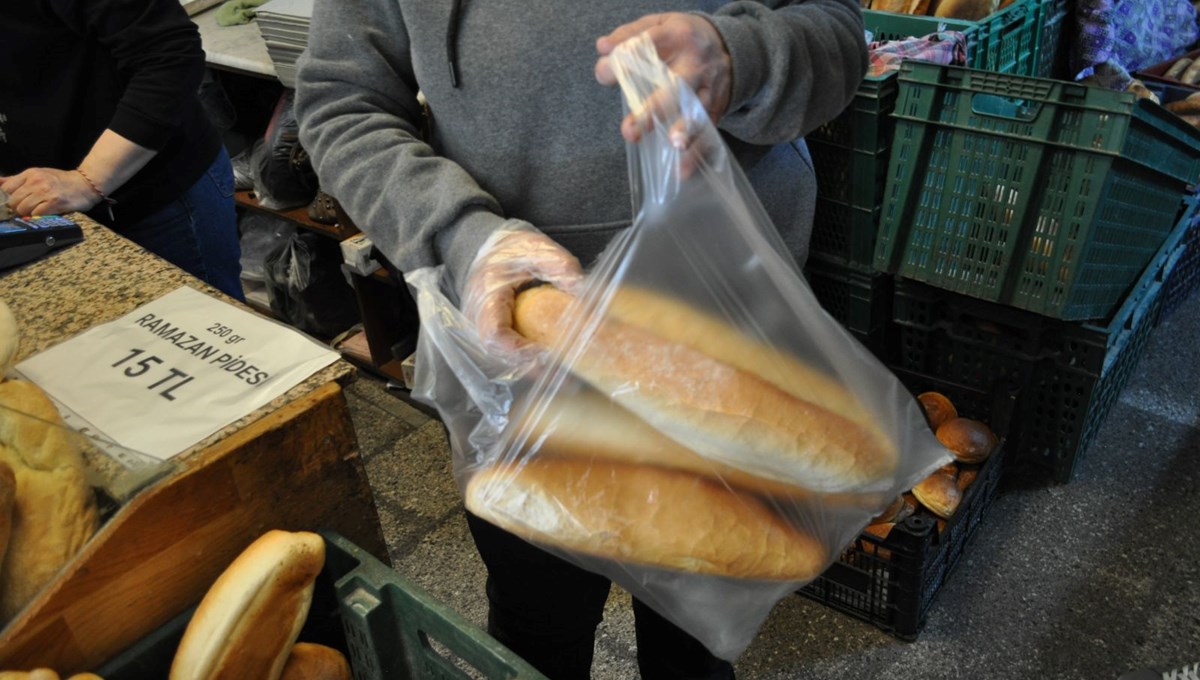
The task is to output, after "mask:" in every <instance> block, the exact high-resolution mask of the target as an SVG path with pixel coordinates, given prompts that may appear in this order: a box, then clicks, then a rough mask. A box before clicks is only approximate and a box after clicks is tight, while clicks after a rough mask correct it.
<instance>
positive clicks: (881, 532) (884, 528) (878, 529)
mask: <svg viewBox="0 0 1200 680" xmlns="http://www.w3.org/2000/svg"><path fill="white" fill-rule="evenodd" d="M896 524H897V523H896V522H880V523H877V524H868V525H867V528H866V529H863V533H865V534H870V535H872V536H874V537H875V538H878V539H887V537H888V534H890V533H892V529H894V528H895V527H896ZM859 542H860V543H861V544H862V548H863V552H865V553H866V554H868V555H875V556H877V557H879V558H880V559H885V560H886V559H890V558H891V556H892V551H891V550H888V549H887V548H884V547H883V546H879V545H876V544H874V543H872V542H870V541H863V540H861V539H860V540H859Z"/></svg>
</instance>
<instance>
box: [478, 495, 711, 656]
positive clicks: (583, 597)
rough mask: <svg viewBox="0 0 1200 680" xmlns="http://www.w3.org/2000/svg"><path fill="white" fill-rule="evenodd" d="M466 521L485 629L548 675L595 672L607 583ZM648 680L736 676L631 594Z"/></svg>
mask: <svg viewBox="0 0 1200 680" xmlns="http://www.w3.org/2000/svg"><path fill="white" fill-rule="evenodd" d="M467 526H469V527H470V529H471V535H472V536H473V537H474V539H475V546H476V548H478V550H479V555H480V557H482V558H483V562H484V564H485V565H486V566H487V570H488V579H487V596H488V604H489V607H488V633H489V634H491V635H492V637H494V638H496V639H497V640H499V641H500V642H501V643H502V644H504V645H505V646H506V647H508V648H509V649H511V650H512V651H513V652H515V653H516V654H517V655H518V656H520V657H521V658H523V659H525V660H526V661H528V662H529V663H530V664H531V665H532V666H533V667H534V668H537V669H538V670H539V671H541V672H542V673H543V674H545V675H546V676H547V677H549V678H551V680H586V679H587V678H590V677H591V668H592V652H593V649H594V647H595V638H596V626H597V625H599V624H600V619H601V618H602V617H603V615H604V603H605V601H606V600H607V599H608V591H609V587H610V585H611V583H610V581H609V580H608V579H607V578H605V577H603V576H600V575H598V574H593V573H591V572H589V571H585V570H584V569H581V568H579V567H577V566H575V565H573V564H571V563H569V562H566V561H565V560H562V559H560V558H558V557H556V556H554V555H551V554H550V553H548V552H546V551H544V550H542V549H540V548H538V547H536V546H533V545H531V544H529V543H527V542H525V541H524V540H522V539H520V538H518V537H516V536H514V535H512V534H510V533H508V532H507V531H504V530H503V529H500V528H499V527H497V526H495V525H493V524H491V523H489V522H486V521H484V520H482V519H480V518H478V517H476V516H475V515H473V514H471V513H470V512H468V513H467ZM633 613H634V617H635V622H636V629H637V658H638V669H639V670H640V671H641V675H642V678H643V680H660V679H668V678H669V679H683V678H687V679H689V680H691V679H695V680H710V679H711V680H733V666H732V665H730V663H729V662H727V661H724V660H722V659H718V658H717V657H715V656H713V655H712V654H710V653H709V651H708V650H707V649H706V648H705V647H704V645H702V644H700V642H699V641H698V640H696V638H694V637H692V636H691V635H688V634H687V633H685V632H684V631H682V630H680V629H679V627H677V626H676V625H674V624H672V623H671V622H669V621H667V620H666V619H664V618H663V617H661V616H659V615H658V614H656V613H655V612H654V611H653V610H652V609H650V608H649V607H647V606H646V605H644V604H642V603H641V602H639V601H638V600H637V598H634V600H633Z"/></svg>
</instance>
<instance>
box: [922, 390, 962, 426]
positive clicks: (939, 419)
mask: <svg viewBox="0 0 1200 680" xmlns="http://www.w3.org/2000/svg"><path fill="white" fill-rule="evenodd" d="M917 401H918V402H919V403H920V404H921V410H923V411H924V412H925V419H926V420H927V421H929V427H930V429H932V430H933V431H934V432H937V429H938V428H939V427H941V426H942V423H944V422H946V421H947V420H953V419H954V418H957V417H958V409H956V408H955V407H954V403H953V402H951V401H950V398H949V397H947V396H946V395H944V394H942V393H941V392H922V393H920V394H918V395H917Z"/></svg>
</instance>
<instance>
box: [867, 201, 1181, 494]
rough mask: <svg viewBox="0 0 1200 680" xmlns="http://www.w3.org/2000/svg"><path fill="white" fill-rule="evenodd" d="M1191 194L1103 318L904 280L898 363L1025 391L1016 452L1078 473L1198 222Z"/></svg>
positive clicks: (899, 284) (1056, 472) (898, 288)
mask: <svg viewBox="0 0 1200 680" xmlns="http://www.w3.org/2000/svg"><path fill="white" fill-rule="evenodd" d="M1194 209H1195V205H1194V204H1189V206H1188V208H1187V210H1185V211H1184V215H1183V216H1182V217H1181V218H1180V219H1179V221H1178V223H1177V225H1176V227H1175V229H1173V230H1172V233H1171V234H1170V235H1169V236H1168V238H1167V240H1166V241H1165V242H1164V243H1163V245H1162V247H1161V248H1160V249H1159V251H1158V253H1157V254H1156V255H1155V256H1154V258H1153V259H1151V261H1150V264H1149V265H1148V266H1147V267H1146V269H1145V270H1144V271H1143V273H1142V275H1141V277H1139V279H1138V281H1137V283H1136V284H1135V285H1134V286H1133V287H1132V288H1131V289H1130V290H1129V291H1128V292H1127V294H1126V296H1125V298H1124V300H1123V301H1122V304H1121V305H1120V307H1118V309H1117V311H1116V312H1115V313H1114V314H1113V315H1112V316H1111V317H1109V318H1108V319H1107V320H1105V321H1101V322H1096V323H1091V322H1088V323H1083V322H1070V321H1061V320H1057V319H1052V318H1050V317H1046V316H1042V315H1040V314H1035V313H1033V312H1029V311H1026V310H1021V309H1016V308H1013V307H1008V306H1005V305H1002V304H997V303H993V302H987V301H984V300H980V299H977V298H973V297H969V296H966V295H960V294H957V293H953V292H950V291H947V290H943V289H940V288H934V287H932V286H928V285H924V284H920V283H917V282H914V281H907V280H897V281H896V284H895V298H894V301H893V306H892V317H893V320H894V321H895V329H894V332H895V334H896V340H897V343H896V344H897V348H896V350H895V351H896V355H895V356H893V357H889V363H892V364H893V365H894V366H895V367H896V368H898V369H901V370H907V371H914V372H917V373H921V374H925V375H929V376H934V377H937V378H941V379H944V380H948V381H951V382H954V383H957V384H961V385H966V386H970V387H975V388H976V389H982V388H986V387H987V386H990V385H992V384H994V382H995V381H997V380H1004V381H1007V382H1009V383H1011V384H1013V385H1015V386H1017V388H1018V389H1019V391H1020V392H1021V395H1022V398H1021V403H1020V405H1019V407H1018V412H1017V414H1016V418H1015V425H1014V428H1013V430H1012V431H1010V432H1009V440H1010V442H1011V443H1012V445H1013V452H1014V453H1015V454H1016V456H1015V458H1016V460H1015V461H1014V462H1015V463H1019V464H1027V465H1031V466H1033V467H1036V468H1040V469H1041V470H1042V471H1043V472H1044V473H1046V474H1048V475H1049V477H1050V478H1051V479H1052V480H1053V481H1056V482H1059V483H1065V482H1069V481H1070V480H1071V478H1072V477H1073V476H1074V474H1075V471H1076V469H1077V468H1078V465H1079V461H1080V459H1081V458H1082V456H1083V453H1084V452H1085V451H1086V450H1087V447H1088V445H1089V444H1090V443H1091V441H1092V439H1093V438H1094V436H1095V434H1096V432H1097V431H1098V430H1099V428H1100V426H1101V425H1102V424H1103V422H1104V419H1105V418H1106V417H1107V415H1108V412H1109V410H1110V409H1111V407H1112V405H1113V404H1114V403H1115V402H1116V399H1117V397H1118V395H1119V394H1120V392H1121V389H1122V388H1124V386H1125V383H1126V382H1128V380H1129V376H1130V375H1131V374H1132V373H1133V370H1134V368H1136V366H1137V362H1138V360H1139V359H1140V358H1141V355H1142V352H1143V349H1144V347H1145V344H1146V340H1147V339H1148V338H1149V337H1150V334H1151V332H1152V331H1153V329H1154V328H1155V326H1156V325H1157V323H1158V319H1159V315H1160V312H1161V310H1162V305H1163V300H1164V295H1163V291H1164V289H1165V287H1164V285H1163V284H1164V276H1165V275H1166V273H1167V272H1168V269H1167V267H1168V265H1169V263H1170V262H1171V261H1172V257H1173V256H1174V255H1175V254H1177V253H1178V251H1179V248H1180V243H1181V239H1182V235H1183V234H1184V232H1185V231H1186V230H1187V229H1188V228H1189V226H1190V225H1191V222H1192V214H1193V211H1194Z"/></svg>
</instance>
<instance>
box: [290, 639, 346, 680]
mask: <svg viewBox="0 0 1200 680" xmlns="http://www.w3.org/2000/svg"><path fill="white" fill-rule="evenodd" d="M279 680H353V678H352V675H351V673H350V663H349V662H348V661H346V657H345V656H344V655H343V654H342V653H341V652H339V651H338V650H336V649H334V648H333V647H326V646H325V645H318V644H313V643H311V642H297V643H296V644H295V645H293V646H292V651H291V653H290V654H288V658H287V664H285V665H284V667H283V674H282V675H280V676H279Z"/></svg>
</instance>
